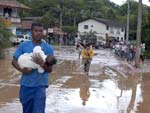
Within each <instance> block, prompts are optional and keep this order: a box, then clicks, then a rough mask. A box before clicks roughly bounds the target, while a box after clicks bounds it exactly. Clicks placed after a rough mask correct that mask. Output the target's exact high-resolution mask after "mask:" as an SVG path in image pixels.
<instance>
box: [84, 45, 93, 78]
mask: <svg viewBox="0 0 150 113" xmlns="http://www.w3.org/2000/svg"><path fill="white" fill-rule="evenodd" d="M93 56H94V52H93V50H92V49H91V48H90V45H89V44H86V46H85V49H84V50H83V51H82V63H83V64H84V72H86V73H87V75H88V73H89V69H90V65H91V60H92V59H93Z"/></svg>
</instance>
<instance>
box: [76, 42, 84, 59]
mask: <svg viewBox="0 0 150 113" xmlns="http://www.w3.org/2000/svg"><path fill="white" fill-rule="evenodd" d="M83 49H84V45H83V44H82V43H78V44H77V45H76V50H77V51H78V55H79V56H78V58H79V59H80V57H81V53H82V50H83Z"/></svg>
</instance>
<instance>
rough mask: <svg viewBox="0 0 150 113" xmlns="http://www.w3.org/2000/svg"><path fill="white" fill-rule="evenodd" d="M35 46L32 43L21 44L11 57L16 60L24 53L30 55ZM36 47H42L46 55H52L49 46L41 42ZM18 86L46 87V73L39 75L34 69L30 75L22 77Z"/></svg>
mask: <svg viewBox="0 0 150 113" xmlns="http://www.w3.org/2000/svg"><path fill="white" fill-rule="evenodd" d="M35 46H37V45H35V44H34V43H32V41H26V42H23V43H21V44H20V45H19V46H18V48H17V49H16V52H15V53H14V55H13V57H14V58H15V59H18V58H19V56H20V55H22V54H24V53H31V52H33V48H34V47H35ZM38 46H41V47H42V50H43V51H44V53H45V54H46V55H51V56H53V55H54V50H53V47H52V46H50V45H49V44H47V43H44V42H42V43H41V44H40V45H38ZM20 84H21V85H23V86H27V87H38V86H48V72H46V71H45V72H44V73H39V72H38V71H37V69H34V70H33V71H32V72H31V73H29V74H23V75H22V77H21V80H20Z"/></svg>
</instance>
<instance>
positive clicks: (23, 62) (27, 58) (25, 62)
mask: <svg viewBox="0 0 150 113" xmlns="http://www.w3.org/2000/svg"><path fill="white" fill-rule="evenodd" d="M35 55H40V56H41V57H42V59H43V61H44V62H45V64H46V65H48V66H50V65H54V64H56V62H57V60H56V58H55V57H54V56H50V55H45V54H44V52H43V51H42V48H41V47H40V46H36V47H35V48H34V49H33V53H24V54H22V55H21V56H20V57H19V58H18V64H19V66H20V68H22V69H23V68H32V69H37V70H38V72H39V73H43V72H44V69H43V68H42V67H41V66H40V65H39V64H36V63H35V62H33V60H32V57H33V56H35Z"/></svg>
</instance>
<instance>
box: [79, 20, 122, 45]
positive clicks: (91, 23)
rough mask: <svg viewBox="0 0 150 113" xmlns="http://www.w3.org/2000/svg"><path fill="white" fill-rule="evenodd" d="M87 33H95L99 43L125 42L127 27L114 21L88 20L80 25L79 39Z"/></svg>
mask: <svg viewBox="0 0 150 113" xmlns="http://www.w3.org/2000/svg"><path fill="white" fill-rule="evenodd" d="M87 32H95V35H96V36H97V42H106V43H107V41H111V40H118V41H124V40H125V27H124V26H123V25H120V24H118V23H116V22H114V21H112V20H107V19H100V18H95V19H88V20H85V21H82V22H80V23H79V24H78V37H79V38H80V36H81V35H84V34H85V33H87Z"/></svg>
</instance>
